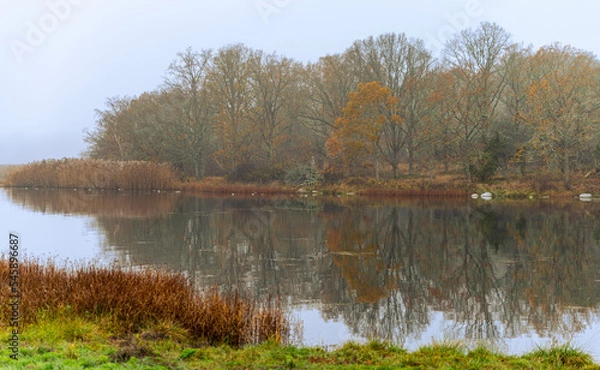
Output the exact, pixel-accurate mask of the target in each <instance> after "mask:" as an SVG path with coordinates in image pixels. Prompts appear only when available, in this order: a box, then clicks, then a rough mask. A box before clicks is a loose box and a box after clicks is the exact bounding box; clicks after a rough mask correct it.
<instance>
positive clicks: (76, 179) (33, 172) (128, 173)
mask: <svg viewBox="0 0 600 370" xmlns="http://www.w3.org/2000/svg"><path fill="white" fill-rule="evenodd" d="M6 183H7V185H9V186H14V187H26V186H27V187H42V188H91V189H119V188H120V189H127V190H153V189H156V190H158V189H172V188H174V187H175V186H176V185H177V184H178V175H177V172H176V171H175V169H173V167H172V166H170V165H168V164H164V163H152V162H143V161H127V162H118V161H105V160H99V159H77V158H63V159H50V160H43V161H37V162H32V163H29V164H26V165H23V166H19V167H18V168H16V169H15V170H13V171H11V172H10V173H9V174H8V176H7V180H6Z"/></svg>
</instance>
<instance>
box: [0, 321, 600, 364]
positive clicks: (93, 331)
mask: <svg viewBox="0 0 600 370" xmlns="http://www.w3.org/2000/svg"><path fill="white" fill-rule="evenodd" d="M2 334H3V335H4V336H6V337H8V336H9V335H8V334H9V329H7V328H2ZM20 336H22V338H26V340H23V341H21V343H20V345H19V349H18V350H19V352H18V364H19V366H22V367H23V368H25V367H27V368H41V367H40V366H46V367H47V366H55V367H61V368H62V367H67V368H84V367H93V368H97V367H100V368H114V366H118V367H119V368H124V369H155V368H177V369H216V368H217V369H218V368H244V369H263V368H303V369H305V368H306V369H311V368H314V369H321V368H324V367H326V368H331V369H337V368H340V369H341V368H346V367H347V366H353V367H354V368H372V367H374V366H383V367H394V368H494V369H529V368H536V369H538V368H539V369H544V368H552V369H596V370H598V369H600V364H598V363H597V362H595V361H594V359H593V358H592V357H591V355H589V354H588V353H586V352H585V351H584V350H581V349H578V348H575V347H572V346H571V345H569V344H565V345H561V346H552V347H542V348H539V349H536V350H533V351H530V352H527V353H524V354H521V355H509V354H505V353H502V352H499V351H497V350H495V349H494V348H492V347H486V346H485V345H481V346H477V347H474V348H473V347H468V346H467V345H465V344H464V343H462V342H460V341H450V342H441V343H439V342H433V343H432V344H429V345H425V346H423V347H420V348H419V349H417V350H414V351H408V350H406V349H404V348H402V347H400V346H397V345H394V344H391V343H387V342H382V341H370V342H366V343H363V344H358V343H356V342H346V343H344V344H342V345H339V346H335V347H333V348H325V347H320V346H301V345H294V344H291V345H290V344H282V343H278V342H276V341H272V340H268V341H266V342H263V343H261V344H249V345H245V346H241V347H232V346H228V345H210V344H208V343H206V342H203V341H197V340H192V339H191V338H190V337H189V335H188V334H187V333H186V331H185V330H183V329H182V328H180V327H178V326H177V325H176V324H174V323H170V322H159V323H157V324H154V325H149V326H146V327H144V328H141V329H140V330H139V331H138V332H136V333H128V334H123V333H116V332H114V331H112V330H110V329H108V325H107V320H106V318H102V317H94V316H89V315H88V316H80V315H68V314H67V313H61V314H58V315H54V316H51V315H44V314H43V313H42V314H41V316H40V319H39V320H38V321H37V322H36V323H34V324H31V325H28V326H26V327H25V328H24V330H23V331H22V332H21V333H20ZM0 353H1V354H2V356H1V358H0V366H14V365H16V364H17V363H16V361H15V360H14V359H12V358H11V357H10V352H9V350H8V347H4V348H3V349H2V350H0Z"/></svg>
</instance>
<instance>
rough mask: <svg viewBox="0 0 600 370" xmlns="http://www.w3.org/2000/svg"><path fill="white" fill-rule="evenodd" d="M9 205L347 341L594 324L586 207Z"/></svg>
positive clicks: (598, 274) (146, 199)
mask: <svg viewBox="0 0 600 370" xmlns="http://www.w3.org/2000/svg"><path fill="white" fill-rule="evenodd" d="M84 196H90V197H93V198H89V199H86V198H83V197H84ZM9 198H10V199H12V201H13V202H15V203H19V204H23V205H25V206H26V207H29V208H31V209H32V210H35V211H36V212H57V213H87V214H89V215H93V216H94V217H95V220H96V221H95V223H96V226H97V228H98V229H99V230H101V231H102V233H103V234H104V235H105V238H104V240H105V245H104V248H105V250H107V251H110V252H113V253H114V254H116V255H117V256H119V258H120V259H121V261H122V262H124V263H131V262H133V263H135V264H144V265H145V264H150V265H157V266H164V267H167V268H170V269H174V270H181V271H185V272H186V274H188V275H189V277H190V278H191V279H192V280H193V281H194V283H195V284H196V285H197V286H198V287H205V286H212V285H219V286H220V287H222V288H223V289H239V290H242V291H244V292H247V293H248V294H252V295H256V296H258V297H266V296H269V295H274V294H277V295H279V296H280V297H282V298H283V300H284V302H288V303H289V304H290V307H292V308H293V307H300V306H303V307H305V306H306V305H309V306H310V305H312V307H319V309H320V311H321V315H323V317H325V318H326V319H335V320H339V319H341V320H343V321H344V323H345V324H346V325H347V327H348V329H349V331H350V333H351V334H353V335H357V336H360V337H366V338H370V337H377V338H383V339H389V340H393V341H396V342H398V343H400V344H409V343H411V342H414V341H417V340H419V339H420V337H421V335H423V333H425V332H426V331H427V330H428V328H430V327H431V326H432V325H433V322H432V321H434V318H436V317H439V316H440V313H441V315H442V316H441V317H443V334H442V333H440V337H442V336H443V337H444V338H456V339H462V340H474V341H477V340H487V341H492V342H501V341H502V340H505V339H506V338H516V337H523V336H525V335H532V334H536V335H538V336H540V337H559V338H566V339H569V338H572V337H573V336H574V335H575V333H578V332H582V331H584V330H585V329H589V327H590V325H592V324H594V323H596V324H595V325H597V321H598V318H599V317H600V315H599V307H600V306H599V299H600V283H599V281H600V246H599V240H600V222H598V215H599V214H600V204H598V203H596V202H592V203H586V204H584V203H578V202H566V203H535V202H528V203H495V202H491V203H490V202H482V201H472V200H468V201H465V202H439V201H437V202H431V201H424V200H420V201H399V200H398V201H396V200H385V201H366V200H351V201H346V202H341V201H339V200H318V199H315V198H295V197H285V198H279V199H257V198H242V199H240V198H239V197H223V198H198V197H190V196H183V195H181V194H160V195H159V194H145V195H131V194H129V195H123V194H119V195H115V194H111V195H109V194H95V195H90V194H88V195H75V196H74V195H73V194H72V192H71V193H66V192H48V193H42V192H36V191H31V190H28V191H15V190H13V191H12V192H11V193H10V196H9ZM91 199H93V200H91ZM594 328H595V329H594V330H596V331H598V330H599V328H598V327H597V326H596V327H594ZM344 339H346V338H340V340H341V341H343V340H344ZM596 356H597V357H600V354H597V355H596Z"/></svg>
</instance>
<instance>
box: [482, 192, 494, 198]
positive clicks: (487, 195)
mask: <svg viewBox="0 0 600 370" xmlns="http://www.w3.org/2000/svg"><path fill="white" fill-rule="evenodd" d="M481 199H483V200H491V199H492V193H490V192H489V191H486V192H485V193H483V194H481Z"/></svg>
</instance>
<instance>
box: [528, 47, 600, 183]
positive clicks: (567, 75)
mask: <svg viewBox="0 0 600 370" xmlns="http://www.w3.org/2000/svg"><path fill="white" fill-rule="evenodd" d="M533 63H534V67H533V68H534V77H533V82H532V83H531V85H530V87H529V90H528V92H527V102H528V108H529V109H528V115H527V122H528V124H529V125H531V126H532V127H533V129H534V134H533V137H532V139H531V145H532V147H534V149H535V150H536V151H538V152H539V153H540V154H542V155H546V156H547V157H548V158H549V159H550V162H554V163H555V164H557V165H558V167H562V172H563V176H564V185H565V188H567V189H568V188H569V186H570V175H569V172H570V167H571V158H573V157H574V156H575V155H576V154H577V153H578V151H581V150H582V149H583V148H584V147H585V145H586V144H588V142H590V141H591V140H592V138H593V136H594V133H597V125H598V122H600V116H599V115H598V113H599V109H600V104H599V103H598V97H599V96H598V81H597V80H596V79H595V78H593V76H597V75H598V71H599V70H600V65H599V64H598V61H597V60H596V59H595V58H594V57H593V56H592V55H591V54H588V53H585V52H583V51H580V50H576V49H574V48H572V47H570V46H565V47H561V46H559V45H552V46H549V47H545V48H542V49H540V50H539V51H538V52H537V53H536V55H535V56H534V57H533Z"/></svg>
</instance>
